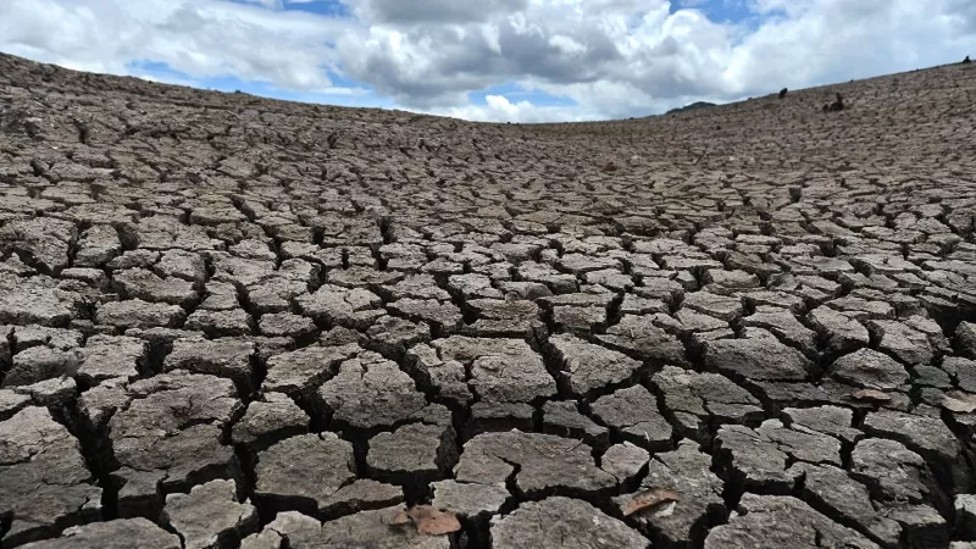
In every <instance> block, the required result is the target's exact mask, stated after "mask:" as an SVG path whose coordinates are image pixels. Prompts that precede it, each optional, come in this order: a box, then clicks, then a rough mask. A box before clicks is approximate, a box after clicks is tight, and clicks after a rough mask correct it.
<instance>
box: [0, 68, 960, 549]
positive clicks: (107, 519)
mask: <svg viewBox="0 0 976 549" xmlns="http://www.w3.org/2000/svg"><path fill="white" fill-rule="evenodd" d="M971 67H972V65H969V66H963V65H957V66H949V67H941V68H936V69H930V70H924V71H918V72H913V73H907V74H900V75H896V76H889V77H883V78H877V79H873V80H866V81H860V82H852V83H850V84H844V85H838V86H831V87H829V88H821V89H813V90H805V91H798V92H791V93H789V94H788V95H787V96H786V97H785V98H784V99H779V98H777V97H776V96H775V95H771V96H769V97H764V98H759V99H754V100H750V101H747V102H744V103H740V104H735V105H729V106H725V107H719V108H713V109H706V110H698V111H692V112H686V113H681V114H678V115H671V116H664V117H655V118H649V119H641V120H631V121H621V122H608V123H592V124H567V125H543V126H520V125H487V124H472V123H466V122H460V121H456V120H450V119H441V118H432V117H426V116H417V115H411V114H409V113H402V112H390V111H379V110H365V109H340V108H332V107H323V106H311V105H301V104H293V103H285V102H278V101H271V100H265V99H259V98H255V97H252V96H249V95H243V94H218V93H209V92H201V91H195V90H191V89H187V88H178V87H167V86H161V85H157V84H152V83H148V82H143V81H140V80H135V79H126V78H115V77H104V76H94V75H88V74H81V73H75V72H71V71H67V70H63V69H59V68H55V67H51V66H45V65H40V64H35V63H31V62H28V61H24V60H21V59H17V58H13V57H9V56H0V543H2V544H3V546H5V547H6V546H11V547H12V546H17V545H20V544H24V543H29V545H30V546H31V547H72V548H74V547H92V548H96V547H98V548H101V547H125V546H140V547H181V546H182V547H187V548H190V547H212V546H218V547H231V546H237V545H241V546H242V547H246V548H248V549H257V548H293V549H297V548H300V547H331V548H348V547H357V548H395V547H412V548H416V549H420V548H424V549H426V548H448V547H453V548H479V549H480V548H488V547H493V548H497V549H515V548H534V547H546V548H559V547H566V548H606V549H621V548H643V547H651V546H653V547H702V546H704V547H706V548H709V549H725V548H737V547H741V548H752V547H770V548H782V547H791V548H792V547H822V548H828V547H829V548H841V547H857V548H869V547H878V546H880V547H915V548H921V547H947V546H948V545H949V544H950V542H953V541H955V542H959V543H958V544H957V545H956V546H955V547H958V548H960V549H961V548H965V547H973V546H974V545H971V544H966V543H965V540H976V478H974V477H976V475H974V472H976V471H974V467H973V465H974V462H973V458H974V455H973V448H974V439H973V434H974V429H976V414H974V413H973V412H974V410H976V360H974V359H976V240H974V216H976V145H974V144H976V130H974V128H976V69H973V68H971ZM771 91H775V90H771ZM834 92H841V93H842V94H844V97H845V101H846V103H847V105H848V109H847V110H845V111H843V112H835V113H829V114H826V113H823V112H821V106H822V105H823V103H825V102H827V101H829V100H831V99H832V97H833V93H834ZM423 505H430V507H424V506H423ZM404 510H409V513H404V512H401V511H404Z"/></svg>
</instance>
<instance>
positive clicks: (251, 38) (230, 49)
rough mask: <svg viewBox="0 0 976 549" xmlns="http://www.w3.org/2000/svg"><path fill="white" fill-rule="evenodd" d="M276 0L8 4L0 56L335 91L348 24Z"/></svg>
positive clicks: (0, 8)
mask: <svg viewBox="0 0 976 549" xmlns="http://www.w3.org/2000/svg"><path fill="white" fill-rule="evenodd" d="M274 3H275V2H274V1H271V0H255V1H254V2H251V5H249V4H240V3H232V2H226V1H218V0H202V1H196V0H139V1H138V2H128V1H126V2H122V1H107V0H4V1H3V2H0V50H2V51H6V52H9V53H14V54H19V55H24V56H27V57H31V58H35V59H39V60H42V61H47V62H53V63H58V64H61V65H65V66H68V67H71V68H77V69H83V70H90V71H97V72H107V73H116V74H123V73H128V72H130V71H131V70H132V69H131V64H132V63H134V62H143V61H150V62H154V63H164V64H166V65H168V66H169V67H170V68H172V69H173V70H174V71H178V72H181V73H184V74H186V75H188V76H190V77H195V78H201V79H202V78H210V77H219V76H232V77H235V78H238V79H240V80H244V81H259V82H267V83H271V84H274V85H275V86H278V87H281V88H284V89H292V90H301V91H305V90H312V89H316V88H327V87H329V86H331V82H330V79H329V77H328V71H327V70H326V69H327V68H328V67H329V63H330V61H331V60H332V59H333V54H332V52H331V49H332V48H331V46H330V44H331V41H332V40H333V39H334V37H335V36H337V35H338V34H339V33H340V32H341V31H344V30H348V29H349V28H350V24H351V22H350V21H347V20H339V19H337V18H328V17H308V16H307V15H306V14H302V13H297V12H275V13H272V14H271V15H272V16H270V17H269V13H270V12H269V11H268V7H267V6H262V5H261V4H269V5H270V4H274Z"/></svg>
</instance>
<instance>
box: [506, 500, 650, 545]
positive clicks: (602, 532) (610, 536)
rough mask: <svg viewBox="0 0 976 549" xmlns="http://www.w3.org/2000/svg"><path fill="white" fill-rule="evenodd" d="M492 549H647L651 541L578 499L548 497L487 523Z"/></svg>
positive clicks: (525, 504)
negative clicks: (525, 548) (489, 529)
mask: <svg viewBox="0 0 976 549" xmlns="http://www.w3.org/2000/svg"><path fill="white" fill-rule="evenodd" d="M491 539H492V546H493V547H495V549H522V548H524V547H546V548H552V549H571V548H577V547H587V548H591V549H647V548H648V547H650V545H651V542H650V540H648V539H647V538H645V537H644V536H641V535H640V534H638V533H637V532H636V531H634V530H632V529H631V528H630V527H629V526H627V525H626V524H624V523H623V522H621V521H619V520H617V519H615V518H613V517H610V516H607V515H605V514H604V513H603V512H602V511H600V510H599V509H597V508H596V507H593V506H592V505H590V504H589V503H586V502H584V501H580V500H578V499H570V498H566V497H561V496H552V497H549V498H546V499H544V500H542V501H529V502H526V503H523V504H522V505H521V506H519V508H518V509H516V510H515V511H513V512H512V513H510V514H508V515H505V516H504V517H495V518H493V519H492V521H491Z"/></svg>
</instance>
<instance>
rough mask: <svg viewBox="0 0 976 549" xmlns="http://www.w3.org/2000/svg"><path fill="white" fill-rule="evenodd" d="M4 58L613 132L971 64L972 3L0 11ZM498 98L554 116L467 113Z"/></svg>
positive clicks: (194, 1)
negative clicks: (610, 121)
mask: <svg viewBox="0 0 976 549" xmlns="http://www.w3.org/2000/svg"><path fill="white" fill-rule="evenodd" d="M297 4H302V5H303V6H302V7H303V8H307V7H313V6H316V5H318V6H330V7H331V8H341V9H328V10H326V9H323V10H319V11H320V12H321V13H341V14H342V15H322V14H316V13H311V11H315V10H308V9H304V10H303V11H301V12H298V11H293V10H291V9H289V8H291V7H294V6H293V5H297ZM723 10H725V11H724V12H723ZM723 13H724V14H726V15H723ZM728 13H735V14H737V17H729V16H727V14H728ZM0 50H2V51H8V52H11V53H16V54H20V55H26V56H28V57H33V58H37V59H41V60H45V61H53V62H57V63H60V64H64V65H68V66H72V67H75V68H82V69H87V70H99V71H103V72H116V73H122V72H132V70H133V69H132V68H131V67H132V63H133V62H134V61H152V62H158V63H165V64H166V65H167V66H169V67H170V68H172V70H174V71H178V72H179V73H182V74H185V75H187V77H189V78H194V79H199V80H200V81H201V83H202V84H203V85H206V82H207V79H208V78H213V77H216V76H233V77H235V78H238V79H239V80H242V81H259V82H265V83H269V84H271V85H273V86H274V87H276V88H279V89H282V90H289V91H298V92H308V91H314V90H329V89H332V86H333V82H332V80H334V79H335V78H336V77H338V78H341V79H342V80H343V81H346V80H349V81H352V82H354V83H356V84H354V85H353V86H354V87H358V86H364V87H368V88H370V89H372V90H374V91H375V92H376V93H377V94H379V95H380V96H383V97H388V98H390V99H391V100H392V101H394V102H395V104H396V105H397V106H400V107H403V108H407V109H411V110H418V111H427V112H436V113H441V114H450V115H453V116H460V117H465V118H471V119H479V120H482V119H485V120H512V121H541V120H574V119H580V118H588V119H592V118H617V117H627V116H639V115H645V114H651V113H654V112H661V111H663V110H665V109H668V108H671V107H674V106H679V105H682V104H685V103H689V102H692V101H697V100H712V101H727V100H733V99H737V98H741V97H745V96H747V95H757V94H763V93H769V92H772V91H776V90H778V89H780V88H781V87H783V86H788V87H791V88H797V87H803V86H809V85H816V84H823V83H829V82H833V81H843V80H848V79H850V78H858V77H865V76H871V75H875V74H882V73H887V72H894V71H900V70H908V69H912V68H917V67H922V66H928V65H933V64H938V63H944V62H948V61H955V60H957V59H961V58H962V57H963V56H964V55H966V54H971V55H972V54H976V2H972V0H930V1H929V2H926V3H921V2H917V0H678V1H674V2H670V1H667V0H465V1H462V0H457V1H450V2H445V1H441V0H412V1H409V2H408V1H405V0H237V1H236V2H232V1H229V0H141V1H139V2H129V1H123V0H5V1H3V2H0ZM499 86H509V87H515V88H519V89H524V90H535V91H537V92H544V93H546V94H549V95H551V96H556V97H559V98H563V99H564V101H562V102H560V103H559V104H556V105H553V104H552V102H540V101H537V100H536V99H534V98H533V97H532V96H529V97H523V98H516V97H513V96H506V94H505V93H490V94H488V95H487V96H484V99H483V100H481V99H476V100H475V99H472V97H479V98H480V97H482V95H483V94H482V93H477V94H475V93H474V92H484V91H485V90H491V89H495V88H498V87H499Z"/></svg>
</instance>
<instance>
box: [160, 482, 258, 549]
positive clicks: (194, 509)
mask: <svg viewBox="0 0 976 549" xmlns="http://www.w3.org/2000/svg"><path fill="white" fill-rule="evenodd" d="M236 492H237V487H236V486H235V484H234V481H231V480H215V481H212V482H208V483H206V484H201V485H199V486H194V487H193V489H192V490H190V493H189V494H170V495H168V496H166V507H165V508H164V509H163V520H164V521H166V522H167V523H169V524H170V525H171V526H172V527H173V528H175V529H176V531H177V532H179V533H180V535H181V536H182V538H183V542H184V547H185V549H206V548H210V547H218V546H221V545H224V544H226V543H228V542H231V541H232V540H236V539H240V537H241V535H242V534H245V533H247V532H248V530H251V529H253V528H256V527H257V520H258V517H257V510H256V509H255V508H254V506H253V505H251V504H250V503H248V502H244V503H238V502H237V496H236Z"/></svg>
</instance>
